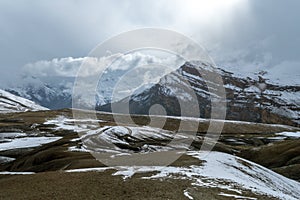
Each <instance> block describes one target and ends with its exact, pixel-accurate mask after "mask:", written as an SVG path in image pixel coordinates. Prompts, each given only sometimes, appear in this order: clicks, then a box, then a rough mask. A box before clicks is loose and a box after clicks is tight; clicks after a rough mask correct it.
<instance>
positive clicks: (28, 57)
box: [0, 0, 300, 82]
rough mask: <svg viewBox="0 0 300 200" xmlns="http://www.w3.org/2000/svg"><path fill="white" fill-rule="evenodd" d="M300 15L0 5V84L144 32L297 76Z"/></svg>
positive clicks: (249, 5)
mask: <svg viewBox="0 0 300 200" xmlns="http://www.w3.org/2000/svg"><path fill="white" fill-rule="evenodd" d="M299 8H300V1H299V0H209V1H208V0H143V1H141V0H102V1H101V0H95V1H93V0H90V1H79V0H65V1H61V0H48V1H35V0H24V1H22V0H15V1H11V0H1V1H0V68H1V75H0V78H1V81H2V82H3V81H5V80H6V79H11V78H12V74H13V72H14V71H20V69H21V68H23V66H24V65H26V64H30V63H36V62H39V61H48V60H49V61H51V60H52V59H61V58H66V57H73V58H80V57H85V56H87V55H88V53H89V52H90V51H91V50H92V49H93V48H94V47H95V46H96V45H97V44H99V43H101V42H103V41H104V40H106V39H108V38H110V37H111V36H114V35H116V34H119V33H121V32H124V31H128V30H132V29H136V28H143V27H160V28H168V29H172V30H175V31H178V32H181V33H183V34H185V35H187V36H189V37H191V38H193V39H194V40H196V41H197V42H198V43H200V44H201V45H203V46H204V47H205V48H206V49H207V50H208V51H209V52H210V54H211V55H212V57H213V59H214V60H215V61H217V63H218V64H219V65H221V66H222V65H224V66H227V68H231V67H232V68H233V67H235V68H236V69H245V68H247V69H250V68H251V70H253V71H255V70H259V69H265V68H266V69H276V70H279V68H280V69H285V73H290V74H298V75H299V74H300V71H299V69H300V66H299V65H300V38H299V37H300V26H299V24H300V12H299V11H300V10H299ZM237 66H238V67H237ZM298 77H299V76H298Z"/></svg>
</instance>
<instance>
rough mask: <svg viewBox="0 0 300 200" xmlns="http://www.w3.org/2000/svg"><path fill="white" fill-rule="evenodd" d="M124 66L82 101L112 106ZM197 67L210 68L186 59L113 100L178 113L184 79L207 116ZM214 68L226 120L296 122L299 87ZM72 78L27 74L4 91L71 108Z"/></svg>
mask: <svg viewBox="0 0 300 200" xmlns="http://www.w3.org/2000/svg"><path fill="white" fill-rule="evenodd" d="M129 69H130V68H126V69H116V70H111V71H108V72H107V73H106V74H105V75H104V76H103V77H101V80H99V84H98V90H97V93H96V94H93V95H91V96H92V97H94V98H95V99H96V105H90V104H89V102H85V101H84V99H83V100H81V101H82V102H83V103H85V104H86V105H87V107H89V108H91V109H93V108H94V107H95V106H96V107H97V109H99V110H104V111H111V109H110V103H111V101H112V93H113V90H114V89H115V86H116V84H117V83H118V82H119V80H120V77H122V76H123V75H124V74H128V73H127V72H128V70H129ZM198 70H199V71H200V73H207V72H208V71H209V70H211V67H210V66H209V64H208V63H202V62H193V64H191V63H186V64H184V65H183V66H182V67H180V68H179V69H177V70H176V71H173V72H171V73H169V72H168V73H166V72H165V71H163V70H160V71H159V70H157V72H155V73H156V74H155V76H157V75H158V74H160V75H161V76H162V75H164V74H166V75H164V76H163V77H162V78H161V79H160V80H159V79H158V80H156V83H157V84H155V82H154V83H153V82H152V83H151V84H148V85H146V87H145V85H142V87H140V88H136V87H132V90H131V91H128V90H125V89H124V91H122V88H120V91H119V94H118V95H117V97H116V99H114V102H113V103H114V104H115V105H116V104H119V105H120V106H119V107H121V108H122V107H124V103H125V104H126V105H125V106H127V104H128V102H130V111H131V113H137V114H148V111H149V108H150V107H151V106H152V105H153V104H161V105H162V106H164V107H165V108H166V111H167V114H168V115H180V108H179V106H178V101H177V100H176V98H181V99H182V100H183V101H185V102H187V103H188V102H189V101H190V99H189V96H188V95H187V93H188V92H187V91H188V90H189V88H188V87H186V86H184V84H183V83H184V81H183V80H182V79H183V78H184V80H185V81H188V83H189V84H190V85H191V86H192V89H193V90H194V91H195V93H196V95H197V100H198V101H199V102H200V104H199V108H200V111H201V113H200V117H204V118H209V117H210V109H211V108H210V102H211V95H212V94H210V93H209V91H208V88H207V86H206V83H205V81H204V79H203V77H201V74H199V71H198ZM146 71H147V69H144V71H143V72H141V71H136V72H135V73H133V71H131V73H129V75H130V78H128V81H127V82H126V84H125V85H127V86H131V85H134V84H135V83H136V82H139V81H140V82H141V84H143V82H142V79H143V78H145V77H140V75H141V74H146ZM216 72H217V73H219V74H220V75H221V76H222V78H223V81H224V87H225V89H226V95H227V100H226V104H227V119H231V120H243V121H252V122H265V123H285V124H289V125H294V124H296V125H297V124H299V122H300V117H299V112H300V111H299V106H300V105H299V102H300V86H298V85H296V86H292V85H290V86H289V85H278V84H275V83H274V82H273V81H272V80H268V79H267V78H265V77H268V76H267V74H265V73H260V74H257V75H256V77H254V76H252V77H251V78H250V77H242V76H240V75H236V74H234V73H230V72H227V71H225V70H222V69H218V70H217V71H216ZM161 76H160V77H161ZM139 77H140V78H139ZM150 77H151V78H150V79H153V78H152V77H154V75H152V74H151V76H150ZM148 79H149V77H148ZM74 80H75V77H61V76H57V77H53V76H51V77H33V76H26V77H23V79H22V80H21V83H22V84H19V85H17V86H13V87H7V88H6V89H5V90H6V91H8V92H10V93H12V94H15V95H17V96H21V97H24V98H26V99H29V100H32V101H34V102H36V103H38V104H40V105H42V106H45V107H47V108H50V109H60V108H70V107H72V91H73V84H74ZM87 88H89V87H87ZM91 92H94V91H91ZM132 94H133V95H132ZM130 95H131V96H130ZM129 96H130V97H129ZM126 97H128V98H126ZM190 109H193V108H192V107H191V108H190ZM120 112H122V111H120Z"/></svg>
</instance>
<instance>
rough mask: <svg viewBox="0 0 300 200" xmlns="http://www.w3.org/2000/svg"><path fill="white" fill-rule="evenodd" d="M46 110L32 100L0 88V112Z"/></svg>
mask: <svg viewBox="0 0 300 200" xmlns="http://www.w3.org/2000/svg"><path fill="white" fill-rule="evenodd" d="M30 110H32V111H37V110H47V108H45V107H42V106H40V105H38V104H36V103H34V102H32V101H29V100H27V99H24V98H22V97H18V96H15V95H13V94H11V93H9V92H6V91H3V90H0V113H7V112H25V111H30Z"/></svg>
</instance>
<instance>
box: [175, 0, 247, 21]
mask: <svg viewBox="0 0 300 200" xmlns="http://www.w3.org/2000/svg"><path fill="white" fill-rule="evenodd" d="M246 2H247V0H188V1H180V4H178V5H179V7H180V9H181V10H182V11H183V12H184V13H185V14H186V15H187V16H188V17H189V18H191V19H198V20H209V19H210V18H211V17H212V16H215V15H220V14H221V15H222V14H225V13H228V12H231V11H233V10H234V9H235V8H237V7H238V6H242V5H243V4H245V3H246Z"/></svg>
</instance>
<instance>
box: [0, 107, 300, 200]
mask: <svg viewBox="0 0 300 200" xmlns="http://www.w3.org/2000/svg"><path fill="white" fill-rule="evenodd" d="M82 112H83V114H85V116H89V114H88V113H84V112H85V111H82ZM162 118H163V117H159V116H156V119H157V120H158V121H159V120H162ZM133 119H134V120H135V122H137V123H139V124H141V126H134V125H133V124H124V125H120V124H116V123H115V122H114V119H113V116H112V115H111V114H108V113H98V114H97V119H91V118H84V119H73V116H72V112H71V110H60V111H39V112H24V113H8V114H2V115H0V188H1V189H0V190H1V192H0V199H297V198H298V197H299V196H300V183H299V182H298V181H299V180H300V172H299V168H300V159H299V153H300V140H299V135H300V132H299V128H296V127H290V126H284V125H268V124H255V123H247V122H235V121H225V122H224V123H225V124H224V129H223V132H222V134H221V136H220V138H219V140H218V142H217V144H216V145H215V146H214V148H213V151H212V152H211V153H210V154H206V153H205V152H201V151H199V149H200V148H201V146H202V144H203V142H204V141H203V138H204V136H205V132H206V130H207V128H208V125H209V121H208V120H203V119H191V118H184V119H183V118H178V117H168V118H167V121H166V125H165V126H164V128H163V129H160V128H158V127H153V126H147V123H148V122H149V119H148V118H147V117H146V116H134V117H133ZM181 120H185V121H188V122H191V121H195V120H196V121H197V122H198V123H199V126H198V131H197V134H196V137H195V138H193V142H192V143H191V144H189V145H186V143H184V142H183V143H180V142H176V143H172V142H170V141H172V140H178V141H184V140H186V139H187V137H188V134H187V133H188V130H181V131H182V132H180V133H178V132H176V131H175V130H176V129H177V128H178V124H179V123H180V121H181ZM175 133H176V134H175ZM111 145H112V146H111ZM178 149H180V151H183V152H182V153H181V154H180V155H181V156H178V159H177V160H176V161H175V162H172V163H170V164H167V165H165V166H163V167H160V166H159V165H158V164H159V163H160V164H161V163H163V162H162V161H160V162H158V163H156V162H154V163H152V164H151V165H140V164H141V163H139V164H134V162H137V160H138V161H139V162H140V158H141V159H143V158H145V156H148V155H152V154H155V155H156V156H157V155H158V156H159V157H158V158H161V159H162V158H164V159H167V158H168V157H166V155H167V156H171V154H168V153H169V152H175V153H176V154H178V153H179V151H178ZM98 154H101V156H106V157H107V158H109V159H111V160H113V161H115V162H118V163H120V162H124V164H123V165H117V166H115V167H107V166H105V165H104V164H103V163H101V162H99V161H98V160H99V159H98V160H97V159H96V158H98V157H97V155H98ZM92 155H94V156H95V155H96V157H94V156H92ZM139 156H140V157H139ZM101 158H104V157H101ZM132 158H137V159H132ZM131 162H133V163H131ZM126 164H128V165H126ZM142 164H143V163H142ZM280 174H281V175H280ZM292 179H294V180H292Z"/></svg>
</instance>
